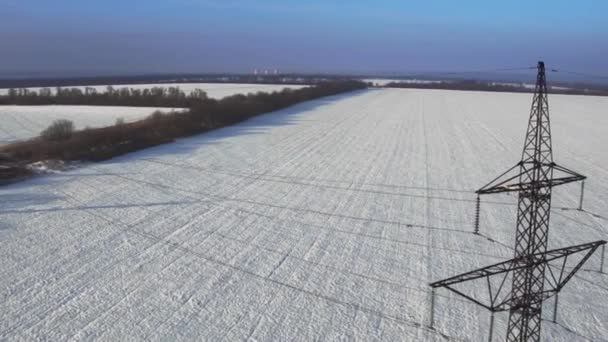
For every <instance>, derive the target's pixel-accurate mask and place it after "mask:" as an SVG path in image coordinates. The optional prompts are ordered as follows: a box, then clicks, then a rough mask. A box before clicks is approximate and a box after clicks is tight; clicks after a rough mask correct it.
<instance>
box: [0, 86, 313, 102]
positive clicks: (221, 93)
mask: <svg viewBox="0 0 608 342" xmlns="http://www.w3.org/2000/svg"><path fill="white" fill-rule="evenodd" d="M107 87H108V86H107V85H98V86H89V88H94V89H95V90H96V91H97V92H99V93H105V92H106V91H107ZM112 87H113V88H114V89H121V88H131V89H151V88H154V87H162V88H170V87H179V88H180V89H181V90H183V91H184V93H186V94H189V93H191V92H192V91H193V90H196V89H201V90H203V91H205V92H206V93H207V96H208V97H210V98H213V99H221V98H224V97H226V96H230V95H236V94H249V93H257V92H265V93H269V92H273V91H280V90H283V89H284V88H289V89H300V88H305V87H308V85H294V84H243V83H154V84H124V85H113V86H112ZM63 88H79V89H81V90H83V91H84V89H85V88H87V87H86V86H66V87H63ZM26 89H28V90H30V91H36V92H39V91H40V89H41V88H39V87H33V88H26ZM49 89H50V90H51V91H52V92H53V93H55V92H56V88H55V87H49ZM6 94H8V89H0V95H6Z"/></svg>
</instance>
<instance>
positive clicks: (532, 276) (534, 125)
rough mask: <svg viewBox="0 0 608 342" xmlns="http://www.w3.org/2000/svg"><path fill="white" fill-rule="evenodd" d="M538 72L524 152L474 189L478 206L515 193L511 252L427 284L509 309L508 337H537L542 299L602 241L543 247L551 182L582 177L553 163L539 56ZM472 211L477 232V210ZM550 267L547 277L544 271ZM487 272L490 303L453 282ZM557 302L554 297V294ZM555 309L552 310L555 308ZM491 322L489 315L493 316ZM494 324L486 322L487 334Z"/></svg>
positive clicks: (513, 340) (515, 341)
mask: <svg viewBox="0 0 608 342" xmlns="http://www.w3.org/2000/svg"><path fill="white" fill-rule="evenodd" d="M537 68H538V73H537V77H536V87H535V91H534V98H533V100H532V108H531V111H530V118H529V121H528V129H527V132H526V138H525V141H524V149H523V153H522V158H521V161H520V162H519V163H517V164H516V165H515V166H513V167H512V168H510V169H509V170H507V171H506V172H505V173H503V174H501V175H500V176H498V177H497V178H496V179H494V180H493V181H491V182H490V183H488V184H487V185H485V186H483V187H482V188H481V189H479V190H477V191H476V193H477V195H478V202H477V210H479V196H480V195H486V194H497V193H505V192H517V193H518V205H517V225H516V232H515V255H514V258H513V259H511V260H508V261H506V262H502V263H498V264H495V265H491V266H488V267H484V268H481V269H478V270H475V271H472V272H467V273H464V274H461V275H458V276H455V277H451V278H448V279H445V280H442V281H438V282H434V283H432V284H430V285H431V287H432V288H433V293H434V289H435V288H438V287H444V288H447V289H448V290H451V291H453V292H455V293H457V294H459V295H462V296H464V297H465V298H467V299H469V300H472V301H473V302H475V303H477V304H479V305H482V306H484V307H486V308H487V309H489V310H490V311H492V314H493V313H494V312H500V311H508V312H509V323H508V328H507V338H506V340H507V341H509V342H523V341H540V331H541V313H542V304H543V301H544V300H545V299H547V298H549V297H551V296H553V295H556V294H557V293H558V292H559V291H560V290H561V289H562V288H563V286H564V285H565V284H566V282H567V281H569V280H570V279H571V278H572V277H573V276H574V273H575V272H576V271H577V270H578V269H580V267H581V266H582V265H583V263H584V262H585V261H587V259H588V258H589V257H590V256H591V255H592V254H593V253H594V252H595V250H596V249H597V248H598V247H599V246H603V245H605V244H606V241H596V242H593V243H589V244H584V245H579V246H572V247H567V248H561V249H556V250H552V251H549V252H547V240H548V236H549V217H550V213H551V190H552V188H553V187H555V186H558V185H562V184H567V183H571V182H576V181H582V180H584V179H585V178H586V177H585V176H583V175H581V174H579V173H576V172H574V171H572V170H569V169H567V168H565V167H562V166H559V165H557V164H556V163H555V162H554V161H553V151H552V145H551V127H550V120H549V101H548V98H547V82H546V78H545V64H544V63H543V62H538V67H537ZM478 215H479V213H477V216H476V223H475V224H476V232H477V229H478V226H477V225H478V222H479V221H478V217H479V216H478ZM583 251H587V253H586V254H584V256H583V257H582V260H580V261H579V262H578V264H577V265H576V266H574V267H573V268H571V269H570V270H568V271H566V261H567V258H568V256H570V255H572V254H574V253H579V252H583ZM558 259H559V260H563V264H562V266H561V270H560V272H559V276H558V277H556V276H555V274H554V272H553V269H552V268H551V267H553V266H552V265H550V264H549V262H551V261H554V260H558ZM547 269H549V271H550V277H546V270H547ZM497 275H502V276H501V279H502V282H500V287H499V288H498V289H497V290H494V291H493V290H492V286H491V285H492V284H491V281H490V278H491V277H493V276H497ZM508 277H511V291H510V293H508V294H507V295H506V296H505V297H504V298H501V297H500V296H499V295H500V294H501V292H502V290H503V289H504V284H505V282H506V280H507V278H508ZM481 278H485V279H486V280H487V285H488V292H489V303H488V304H484V303H483V302H482V301H481V300H479V299H476V298H474V297H473V296H471V295H467V294H465V293H464V292H463V291H461V290H458V289H456V288H455V286H454V285H456V284H459V283H463V282H466V281H472V280H476V279H481ZM556 307H557V298H556ZM554 314H555V311H554ZM491 325H493V316H492V320H491ZM491 331H492V326H491V327H490V339H491V338H492V337H491Z"/></svg>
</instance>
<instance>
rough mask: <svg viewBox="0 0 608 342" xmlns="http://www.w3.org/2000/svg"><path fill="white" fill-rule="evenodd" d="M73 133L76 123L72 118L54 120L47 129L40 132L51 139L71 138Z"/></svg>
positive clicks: (46, 138)
mask: <svg viewBox="0 0 608 342" xmlns="http://www.w3.org/2000/svg"><path fill="white" fill-rule="evenodd" d="M73 133H74V123H73V122H72V121H70V120H65V119H59V120H55V121H53V123H52V124H51V125H50V126H49V127H47V129H45V130H44V131H42V133H40V136H42V138H44V139H45V140H49V141H62V140H68V139H70V138H71V137H72V134H73Z"/></svg>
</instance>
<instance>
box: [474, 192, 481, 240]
mask: <svg viewBox="0 0 608 342" xmlns="http://www.w3.org/2000/svg"><path fill="white" fill-rule="evenodd" d="M480 206H481V201H480V199H479V195H477V202H476V203H475V232H474V233H475V234H479V207H480Z"/></svg>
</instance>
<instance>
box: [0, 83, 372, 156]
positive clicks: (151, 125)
mask: <svg viewBox="0 0 608 342" xmlns="http://www.w3.org/2000/svg"><path fill="white" fill-rule="evenodd" d="M366 87H367V84H366V83H363V82H359V81H331V82H324V83H319V84H316V85H314V86H311V87H306V88H301V89H296V90H294V89H288V88H286V89H283V90H282V91H277V92H272V93H257V94H249V95H242V94H239V95H233V96H228V97H225V98H223V99H221V100H215V99H210V98H207V97H204V98H201V99H199V101H198V102H196V103H194V104H193V105H192V106H191V107H190V109H189V110H187V111H180V112H170V113H162V112H158V111H157V112H155V113H153V114H152V115H150V116H149V117H147V118H145V119H142V120H139V121H135V122H130V123H124V122H117V124H116V125H114V126H109V127H103V128H92V129H91V128H89V129H85V130H80V131H74V132H69V130H67V131H68V134H65V133H66V128H67V126H69V124H68V123H66V122H61V123H57V125H56V126H57V127H50V130H45V134H44V136H41V137H37V138H33V139H30V140H26V141H22V142H16V143H13V144H10V145H6V146H3V147H1V148H0V153H6V154H8V155H10V156H12V157H13V158H15V159H17V160H20V161H22V162H35V161H39V160H90V161H98V160H104V159H108V158H112V157H114V156H118V155H122V154H125V153H128V152H131V151H136V150H139V149H142V148H146V147H150V146H155V145H159V144H163V143H167V142H171V141H173V140H174V139H176V138H179V137H185V136H190V135H194V134H198V133H202V132H206V131H209V130H212V129H216V128H220V127H224V126H228V125H231V124H234V123H237V122H240V121H244V120H247V119H249V118H252V117H254V116H256V115H260V114H263V113H268V112H271V111H275V110H278V109H282V108H285V107H288V106H291V105H294V104H297V103H300V102H303V101H309V100H314V99H318V98H321V97H324V96H330V95H337V94H340V93H345V92H351V91H355V90H359V89H365V88H366ZM82 96H88V95H86V94H84V95H82ZM56 133H59V134H56Z"/></svg>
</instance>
